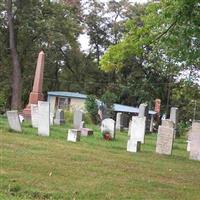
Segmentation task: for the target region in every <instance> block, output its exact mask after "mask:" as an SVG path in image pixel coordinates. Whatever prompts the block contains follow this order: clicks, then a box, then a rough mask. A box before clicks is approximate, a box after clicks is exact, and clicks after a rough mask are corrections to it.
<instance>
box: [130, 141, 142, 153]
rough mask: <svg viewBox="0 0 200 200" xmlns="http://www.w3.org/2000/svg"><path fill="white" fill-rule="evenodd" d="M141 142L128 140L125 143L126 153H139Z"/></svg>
mask: <svg viewBox="0 0 200 200" xmlns="http://www.w3.org/2000/svg"><path fill="white" fill-rule="evenodd" d="M140 146H141V142H139V141H135V140H132V139H129V140H128V142H127V151H129V152H134V153H136V152H138V151H140Z"/></svg>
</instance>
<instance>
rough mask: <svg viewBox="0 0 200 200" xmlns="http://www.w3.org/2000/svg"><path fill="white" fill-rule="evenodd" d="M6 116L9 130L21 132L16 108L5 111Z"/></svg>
mask: <svg viewBox="0 0 200 200" xmlns="http://www.w3.org/2000/svg"><path fill="white" fill-rule="evenodd" d="M6 115H7V118H8V124H9V127H10V129H11V130H13V131H17V132H22V128H21V124H20V120H19V115H18V112H17V110H11V111H7V112H6Z"/></svg>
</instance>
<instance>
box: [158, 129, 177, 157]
mask: <svg viewBox="0 0 200 200" xmlns="http://www.w3.org/2000/svg"><path fill="white" fill-rule="evenodd" d="M173 138H174V129H173V128H169V127H166V126H159V127H158V135H157V143H156V153H159V154H166V155H171V153H172V146H173Z"/></svg>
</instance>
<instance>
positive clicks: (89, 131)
mask: <svg viewBox="0 0 200 200" xmlns="http://www.w3.org/2000/svg"><path fill="white" fill-rule="evenodd" d="M80 131H81V136H90V135H93V130H92V129H90V128H82V129H81V130H80Z"/></svg>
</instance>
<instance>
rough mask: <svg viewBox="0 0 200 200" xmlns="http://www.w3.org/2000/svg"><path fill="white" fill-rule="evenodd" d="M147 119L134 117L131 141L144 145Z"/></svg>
mask: <svg viewBox="0 0 200 200" xmlns="http://www.w3.org/2000/svg"><path fill="white" fill-rule="evenodd" d="M145 126H146V117H137V116H133V117H132V122H131V133H130V139H131V140H134V141H138V142H141V143H142V144H143V143H144V136H145Z"/></svg>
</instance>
